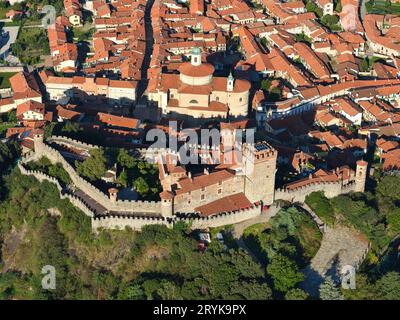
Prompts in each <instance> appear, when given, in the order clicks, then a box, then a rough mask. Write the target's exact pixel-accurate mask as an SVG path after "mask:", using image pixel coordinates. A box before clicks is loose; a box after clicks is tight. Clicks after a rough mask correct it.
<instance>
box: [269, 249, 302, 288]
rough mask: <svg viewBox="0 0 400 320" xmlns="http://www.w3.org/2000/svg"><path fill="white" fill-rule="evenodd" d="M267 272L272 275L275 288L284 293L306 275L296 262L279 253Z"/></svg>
mask: <svg viewBox="0 0 400 320" xmlns="http://www.w3.org/2000/svg"><path fill="white" fill-rule="evenodd" d="M267 273H268V274H269V275H270V276H271V278H272V280H273V282H274V287H275V289H276V290H278V291H280V292H283V293H285V292H287V291H288V290H290V289H292V288H294V286H295V285H296V284H298V283H299V282H301V281H303V280H304V275H303V274H302V273H301V272H300V271H299V268H298V267H297V265H296V263H295V262H294V261H292V260H290V259H289V258H288V257H286V256H284V255H282V254H279V253H278V254H276V255H275V256H274V257H273V259H272V261H271V263H270V264H269V265H268V266H267Z"/></svg>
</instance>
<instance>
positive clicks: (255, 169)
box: [243, 142, 278, 205]
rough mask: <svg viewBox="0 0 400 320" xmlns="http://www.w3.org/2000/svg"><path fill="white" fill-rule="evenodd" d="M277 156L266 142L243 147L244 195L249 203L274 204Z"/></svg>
mask: <svg viewBox="0 0 400 320" xmlns="http://www.w3.org/2000/svg"><path fill="white" fill-rule="evenodd" d="M277 155H278V152H277V151H276V150H275V149H273V148H272V147H271V146H270V145H269V144H268V143H266V142H258V143H255V144H247V145H244V149H243V162H244V173H245V177H244V193H245V195H246V197H247V198H248V199H249V200H250V201H251V202H257V201H260V200H262V201H263V202H264V205H271V204H272V203H273V202H274V194H275V172H276V159H277Z"/></svg>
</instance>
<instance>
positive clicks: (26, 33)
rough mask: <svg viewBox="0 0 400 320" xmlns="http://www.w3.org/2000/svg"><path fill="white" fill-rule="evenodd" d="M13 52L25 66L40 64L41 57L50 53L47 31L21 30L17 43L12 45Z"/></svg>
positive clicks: (36, 29) (39, 29)
mask: <svg viewBox="0 0 400 320" xmlns="http://www.w3.org/2000/svg"><path fill="white" fill-rule="evenodd" d="M12 51H13V53H14V54H15V55H16V56H17V57H18V58H19V60H20V61H21V62H22V63H24V64H28V65H34V64H37V63H39V62H40V61H41V56H42V55H47V54H49V52H50V49H49V42H48V40H47V33H46V31H45V30H44V29H41V28H22V29H20V32H19V34H18V38H17V41H16V42H15V43H14V44H13V45H12Z"/></svg>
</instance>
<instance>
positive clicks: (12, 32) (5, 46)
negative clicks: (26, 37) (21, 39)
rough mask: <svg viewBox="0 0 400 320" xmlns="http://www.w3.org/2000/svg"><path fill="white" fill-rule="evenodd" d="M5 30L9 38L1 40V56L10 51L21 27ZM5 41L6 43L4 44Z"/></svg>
mask: <svg viewBox="0 0 400 320" xmlns="http://www.w3.org/2000/svg"><path fill="white" fill-rule="evenodd" d="M3 30H5V31H8V34H9V36H8V38H7V39H5V40H3V39H1V40H0V41H1V42H0V46H1V49H0V55H3V54H4V53H5V52H6V51H8V50H9V49H10V46H11V44H13V43H14V42H15V40H17V36H18V30H19V27H18V26H17V27H4V28H3ZM4 41H6V42H5V43H4Z"/></svg>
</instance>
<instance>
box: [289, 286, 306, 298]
mask: <svg viewBox="0 0 400 320" xmlns="http://www.w3.org/2000/svg"><path fill="white" fill-rule="evenodd" d="M308 297H309V296H308V294H307V292H305V291H304V290H301V289H298V288H295V289H291V290H289V291H288V292H286V294H285V300H307V299H308Z"/></svg>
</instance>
